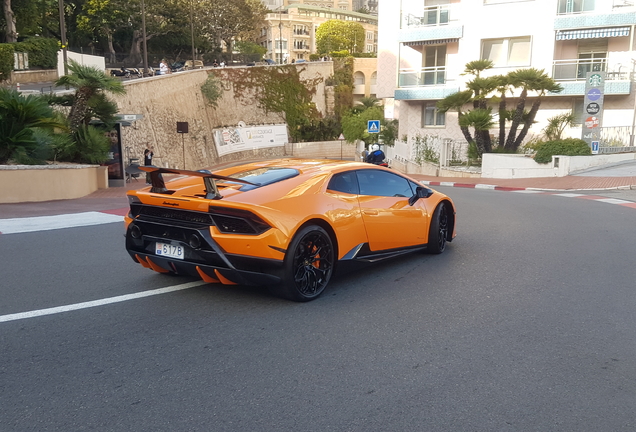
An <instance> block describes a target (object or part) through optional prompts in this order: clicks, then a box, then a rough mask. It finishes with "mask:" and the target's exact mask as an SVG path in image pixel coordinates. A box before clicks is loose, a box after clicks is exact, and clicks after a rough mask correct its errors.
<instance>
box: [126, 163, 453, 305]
mask: <svg viewBox="0 0 636 432" xmlns="http://www.w3.org/2000/svg"><path fill="white" fill-rule="evenodd" d="M127 170H128V171H130V170H133V171H135V172H139V171H142V172H149V173H150V176H151V179H152V186H151V187H149V188H146V189H141V190H130V191H128V201H129V203H130V212H129V213H128V215H127V216H126V217H125V226H126V250H127V251H128V253H129V254H130V256H131V257H132V259H133V260H134V261H135V262H137V263H139V264H141V265H142V266H143V267H146V268H149V269H152V270H154V271H156V272H160V273H172V274H178V275H189V276H194V277H199V278H201V279H203V280H204V281H206V282H210V283H222V284H242V285H264V286H267V287H269V288H270V290H271V291H272V292H273V293H274V294H276V295H279V296H281V297H284V298H287V299H290V300H294V301H309V300H313V299H315V298H317V297H318V296H319V295H320V294H321V293H322V292H323V291H324V289H325V287H326V286H327V284H328V282H329V280H330V279H331V276H332V274H333V271H334V268H335V266H336V265H337V264H338V265H340V264H346V263H348V262H358V263H372V262H377V261H380V260H385V259H388V258H392V257H396V256H400V255H402V254H404V253H406V252H411V251H418V250H426V251H428V252H430V253H435V254H438V253H442V252H444V249H445V248H446V243H447V242H450V241H452V240H453V238H454V237H455V206H454V204H453V202H452V201H451V199H450V198H449V197H447V196H446V195H443V194H441V193H439V192H435V191H433V190H432V189H428V188H427V187H424V186H423V185H422V184H420V183H418V182H417V181H416V180H413V179H411V178H409V177H407V176H405V175H402V174H400V173H397V172H395V171H391V170H390V169H388V168H382V167H378V166H375V165H370V164H367V163H361V162H347V161H329V160H306V159H279V160H271V161H266V162H258V163H252V164H246V165H240V166H235V167H232V168H225V169H222V170H219V171H217V172H214V173H211V172H210V171H186V170H177V169H168V168H157V167H152V166H139V167H129V168H127ZM162 174H179V175H181V177H178V178H177V179H175V180H173V181H170V182H168V183H165V182H164V180H163V177H162ZM184 175H185V176H187V177H183V176H184Z"/></svg>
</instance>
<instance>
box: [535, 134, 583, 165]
mask: <svg viewBox="0 0 636 432" xmlns="http://www.w3.org/2000/svg"><path fill="white" fill-rule="evenodd" d="M534 148H535V149H536V151H537V153H536V154H535V156H534V160H535V161H536V162H538V163H549V162H552V156H554V155H563V156H584V155H590V154H592V151H591V149H590V146H588V145H587V143H586V142H585V141H583V140H581V139H578V138H566V139H562V140H555V141H545V142H542V143H538V144H536V145H535V146H534Z"/></svg>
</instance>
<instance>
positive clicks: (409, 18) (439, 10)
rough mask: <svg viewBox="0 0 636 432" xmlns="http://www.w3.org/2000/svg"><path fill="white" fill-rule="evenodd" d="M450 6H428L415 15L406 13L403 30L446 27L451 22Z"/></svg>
mask: <svg viewBox="0 0 636 432" xmlns="http://www.w3.org/2000/svg"><path fill="white" fill-rule="evenodd" d="M450 11H451V8H450V5H439V6H427V7H424V8H423V10H421V11H419V12H414V13H408V12H407V13H404V15H403V17H402V18H403V22H402V28H407V27H422V26H438V25H445V24H448V22H449V21H450V20H451V17H450V15H451V13H450Z"/></svg>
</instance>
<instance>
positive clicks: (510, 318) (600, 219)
mask: <svg viewBox="0 0 636 432" xmlns="http://www.w3.org/2000/svg"><path fill="white" fill-rule="evenodd" d="M439 190H441V191H443V192H445V193H447V194H449V195H450V196H451V197H452V198H453V199H454V200H455V202H456V204H457V208H458V217H459V229H458V234H459V235H458V237H457V239H456V241H454V242H453V243H452V244H450V245H449V247H448V250H447V251H446V252H445V253H444V254H442V255H438V256H428V255H419V254H415V255H410V256H407V257H405V258H401V259H400V260H397V261H393V262H391V263H386V264H382V265H376V266H374V267H372V268H369V269H366V270H362V271H358V272H351V273H347V274H340V275H338V276H337V277H336V278H335V280H333V282H332V284H331V285H330V287H329V288H328V290H327V291H326V292H325V294H324V296H323V297H321V298H320V299H318V300H317V301H314V302H311V303H307V304H296V303H292V302H287V301H284V300H279V299H276V298H272V297H270V296H269V295H267V294H266V293H264V292H262V291H261V290H259V289H255V288H244V287H227V286H214V285H203V286H198V287H194V288H190V289H184V290H180V291H175V292H172V293H168V294H160V295H153V296H149V297H144V298H136V299H133V300H129V301H121V302H117V303H112V304H106V305H100V306H96V307H92V308H87V309H80V310H75V311H69V312H63V313H57V314H51V315H46V316H39V317H33V318H25V319H20V320H14V321H7V322H1V319H2V317H3V316H7V315H8V314H15V313H19V312H27V311H34V310H40V309H43V308H49V307H54V306H62V305H69V304H76V303H80V302H86V301H91V300H98V299H104V298H111V297H115V296H121V295H124V294H132V293H138V292H152V290H154V289H156V288H161V287H169V286H174V285H179V284H183V283H186V282H191V280H190V279H184V278H175V277H169V276H163V275H158V274H154V273H152V272H150V271H149V270H145V269H143V268H142V267H141V266H139V265H136V264H134V263H133V262H132V260H130V259H129V258H128V256H127V254H126V252H125V251H124V249H123V237H122V236H121V234H122V226H121V225H120V224H108V225H102V226H97V227H86V228H71V229H63V230H57V231H48V232H40V233H27V234H9V235H4V236H2V237H0V270H1V274H2V283H1V285H0V298H1V299H2V301H1V302H0V430H1V431H3V432H4V431H76V430H94V431H186V430H187V431H495V430H496V431H594V432H599V431H633V430H636V412H635V411H634V406H636V343H635V341H636V314H635V313H634V310H635V309H636V290H635V289H634V288H635V283H634V281H635V280H636V268H635V266H634V265H633V263H632V261H633V256H634V244H635V243H636V233H635V231H634V229H633V226H634V222H636V209H633V208H628V207H622V206H619V205H612V204H607V203H601V202H594V201H590V200H585V199H580V198H566V197H561V196H555V195H544V194H522V193H513V192H498V191H490V190H475V189H468V190H467V189H460V188H454V189H453V188H444V187H440V188H439Z"/></svg>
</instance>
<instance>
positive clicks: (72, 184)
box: [0, 165, 107, 204]
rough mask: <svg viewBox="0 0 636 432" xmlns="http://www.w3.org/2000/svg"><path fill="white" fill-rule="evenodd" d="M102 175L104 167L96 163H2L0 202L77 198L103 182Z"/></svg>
mask: <svg viewBox="0 0 636 432" xmlns="http://www.w3.org/2000/svg"><path fill="white" fill-rule="evenodd" d="M105 175H106V171H105V170H104V169H103V168H102V167H99V166H97V165H78V166H73V167H72V168H70V167H63V168H60V167H59V166H56V165H46V166H37V165H36V166H26V165H9V166H3V167H1V168H0V203H2V204H6V203H21V202H38V201H52V200H62V199H73V198H81V197H83V196H86V195H88V194H90V193H93V192H95V191H96V190H97V189H98V188H99V186H100V184H102V185H103V184H104V176H105ZM106 185H107V183H106Z"/></svg>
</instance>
